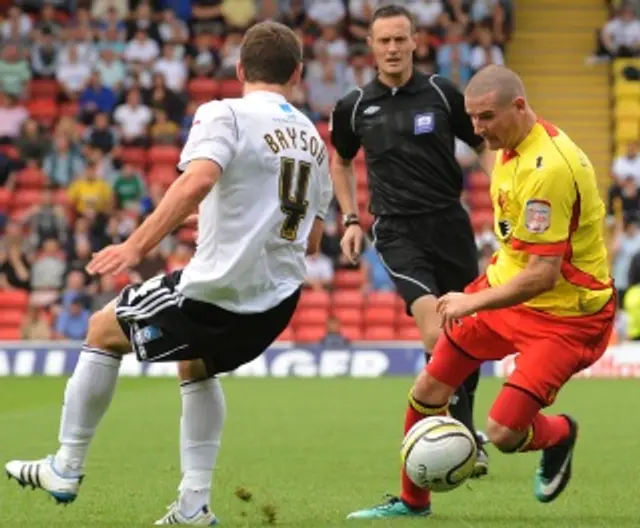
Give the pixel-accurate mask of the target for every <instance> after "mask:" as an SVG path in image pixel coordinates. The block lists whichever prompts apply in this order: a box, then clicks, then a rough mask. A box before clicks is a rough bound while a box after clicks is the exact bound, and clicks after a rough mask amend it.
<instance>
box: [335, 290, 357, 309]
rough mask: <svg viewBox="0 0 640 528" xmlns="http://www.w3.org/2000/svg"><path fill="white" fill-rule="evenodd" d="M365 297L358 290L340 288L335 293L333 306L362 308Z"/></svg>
mask: <svg viewBox="0 0 640 528" xmlns="http://www.w3.org/2000/svg"><path fill="white" fill-rule="evenodd" d="M363 304H364V297H363V295H362V293H361V292H360V291H358V290H338V291H336V292H334V294H333V306H334V307H336V308H337V307H343V308H360V307H361V306H362V305H363Z"/></svg>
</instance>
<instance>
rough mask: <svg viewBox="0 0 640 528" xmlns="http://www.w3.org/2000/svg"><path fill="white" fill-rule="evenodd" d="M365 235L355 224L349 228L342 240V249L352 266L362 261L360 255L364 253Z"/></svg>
mask: <svg viewBox="0 0 640 528" xmlns="http://www.w3.org/2000/svg"><path fill="white" fill-rule="evenodd" d="M363 238H364V234H363V233H362V228H361V227H360V226H359V225H356V224H353V225H350V226H349V227H347V229H346V231H345V232H344V235H343V236H342V240H341V241H340V248H341V249H342V253H344V256H345V257H347V258H348V259H349V262H351V263H352V264H357V263H358V262H359V260H360V254H361V253H362V240H363Z"/></svg>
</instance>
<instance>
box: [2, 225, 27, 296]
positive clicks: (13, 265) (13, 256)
mask: <svg viewBox="0 0 640 528" xmlns="http://www.w3.org/2000/svg"><path fill="white" fill-rule="evenodd" d="M27 249H28V245H27V244H26V243H25V241H24V240H23V238H22V229H21V226H20V224H18V223H17V222H15V221H9V222H8V223H7V226H6V229H5V233H4V237H3V239H2V244H1V245H0V289H3V290H14V289H17V290H29V279H30V276H31V263H30V261H29V256H28V253H27Z"/></svg>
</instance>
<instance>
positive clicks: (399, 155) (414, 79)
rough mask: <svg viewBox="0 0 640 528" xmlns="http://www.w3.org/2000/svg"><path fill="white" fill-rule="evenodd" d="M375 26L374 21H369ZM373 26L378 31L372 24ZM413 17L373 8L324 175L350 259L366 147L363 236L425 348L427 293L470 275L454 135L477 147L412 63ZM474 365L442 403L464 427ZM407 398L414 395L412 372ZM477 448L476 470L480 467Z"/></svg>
mask: <svg viewBox="0 0 640 528" xmlns="http://www.w3.org/2000/svg"><path fill="white" fill-rule="evenodd" d="M391 18H395V19H399V18H400V19H402V18H406V19H407V20H408V21H409V22H408V23H406V21H405V20H400V21H399V23H400V22H401V23H403V24H404V25H403V26H399V27H403V28H406V29H405V31H404V32H395V33H393V32H392V33H389V32H384V34H382V35H381V36H379V35H376V32H375V29H376V27H375V26H376V21H378V20H380V19H391ZM378 25H379V24H378ZM378 33H379V32H378ZM414 33H415V25H414V22H413V17H412V16H411V14H410V12H409V11H407V10H406V9H405V8H404V7H400V6H395V5H390V6H384V7H381V8H379V9H378V10H377V11H376V12H375V13H374V15H373V17H372V22H371V32H370V37H369V40H370V42H369V43H370V45H371V47H372V49H373V53H374V56H375V60H376V63H377V67H378V77H377V78H376V79H375V80H373V81H372V82H370V83H369V84H367V85H366V86H364V87H363V88H362V89H359V88H358V89H356V90H354V91H352V92H351V93H349V94H348V95H346V96H345V97H344V98H342V99H341V100H340V101H338V103H337V105H336V107H335V109H334V111H333V115H332V117H331V141H332V143H333V145H334V147H335V149H336V154H337V155H336V156H335V157H334V160H333V165H332V174H333V179H334V186H335V192H336V197H337V199H338V201H339V203H340V207H341V209H342V212H343V213H344V218H343V222H344V225H345V227H346V231H345V234H344V238H343V239H342V249H343V251H344V253H345V254H346V256H347V257H348V258H350V259H351V260H352V261H353V262H356V261H357V259H358V257H359V255H360V251H361V248H362V240H363V232H362V229H361V228H360V225H359V220H358V215H357V212H358V208H357V202H356V196H355V180H354V175H353V171H352V166H351V160H352V159H353V158H354V157H355V156H356V154H357V152H358V150H359V149H360V147H364V150H365V154H366V164H367V172H368V178H369V189H370V194H371V203H370V210H371V212H372V214H373V215H374V216H375V223H374V225H373V228H372V235H373V244H374V246H375V248H376V250H377V251H378V253H379V255H380V257H381V259H382V262H383V264H384V266H385V268H386V269H387V271H388V272H389V275H390V276H391V277H392V278H393V280H394V282H395V284H396V288H397V290H398V292H399V293H400V295H401V296H402V297H403V299H404V301H405V302H406V305H407V311H408V313H410V314H411V315H413V317H414V318H415V320H416V323H417V325H418V327H419V329H420V333H421V335H422V338H423V341H424V345H425V347H426V349H427V350H432V349H433V346H434V345H435V343H436V341H437V339H438V336H439V334H440V326H439V317H438V315H437V314H436V299H437V297H438V296H440V295H443V294H445V293H447V292H450V291H462V290H463V289H464V287H465V286H466V285H467V284H468V283H469V282H471V281H473V280H474V279H475V278H476V276H477V275H478V257H477V251H476V245H475V239H474V234H473V229H472V227H471V222H470V220H469V216H468V215H467V213H466V211H465V210H464V209H463V207H462V205H461V203H460V195H461V192H462V180H463V175H462V169H461V168H460V165H459V164H458V162H457V161H456V158H455V155H454V138H455V137H458V138H460V139H461V140H463V141H464V142H466V143H467V144H469V145H470V146H471V147H473V148H474V149H475V150H476V151H477V152H478V153H481V152H482V151H483V149H484V142H483V139H482V138H480V137H479V136H476V135H475V134H474V132H473V126H472V124H471V120H470V118H469V117H468V115H467V113H466V112H465V108H464V97H463V95H462V94H461V93H460V91H459V90H458V89H457V88H456V87H455V86H454V85H453V84H452V83H451V82H450V81H448V80H447V79H445V78H442V77H438V76H436V75H426V74H422V73H420V72H418V71H417V70H415V69H414V67H413V60H412V54H413V50H414V49H415V41H414V40H413V34H414ZM478 377H479V372H476V373H475V374H473V375H472V376H471V377H470V378H469V379H468V380H467V381H466V382H465V384H464V386H463V387H461V388H460V390H459V391H458V393H457V394H456V396H455V397H454V399H453V400H452V402H451V413H452V415H453V416H454V417H455V418H457V419H458V420H460V421H462V422H463V423H465V425H467V426H468V427H469V428H470V429H471V430H472V432H473V433H474V434H475V430H474V428H473V418H472V416H473V395H474V393H475V389H476V386H477V384H478ZM413 397H414V398H415V399H416V400H418V402H419V401H420V388H419V380H418V383H417V384H416V385H415V386H414V389H413ZM487 462H488V460H487V459H486V453H485V452H484V450H483V451H482V452H481V456H480V457H479V464H478V465H477V467H476V475H477V476H479V475H481V474H485V473H486V472H487V470H488V466H487Z"/></svg>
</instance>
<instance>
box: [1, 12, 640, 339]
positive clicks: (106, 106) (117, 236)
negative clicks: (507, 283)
mask: <svg viewBox="0 0 640 528" xmlns="http://www.w3.org/2000/svg"><path fill="white" fill-rule="evenodd" d="M382 3H383V2H382V1H380V0H349V1H347V0H344V1H343V0H304V1H303V0H279V1H278V0H258V1H255V0H194V1H192V2H189V1H188V0H182V1H181V0H164V1H163V0H156V1H144V0H140V1H135V0H134V1H130V2H129V1H127V0H95V1H93V2H88V1H82V0H47V1H41V0H24V1H22V2H0V6H2V10H3V19H2V22H0V39H1V40H2V44H1V52H0V90H1V92H2V93H1V94H0V183H1V189H0V225H1V228H2V233H3V235H2V239H1V241H0V265H1V269H0V289H1V290H2V292H0V294H1V295H0V297H2V298H3V299H5V301H3V302H6V303H8V304H6V306H7V307H8V310H5V312H4V315H3V322H2V325H1V327H0V338H4V339H11V338H15V339H40V340H42V339H50V338H53V339H82V338H83V337H84V335H85V333H86V330H87V324H88V320H89V316H90V314H91V313H92V312H93V311H94V310H96V309H98V308H100V307H102V306H104V305H105V304H106V303H108V302H109V301H110V300H111V299H113V298H114V297H115V296H116V295H117V292H118V290H119V288H120V287H122V286H123V285H124V284H126V283H128V282H129V281H141V280H144V279H147V278H149V277H151V276H153V275H155V274H158V273H161V272H164V271H171V270H174V269H177V268H181V267H182V266H184V264H185V263H186V262H187V261H188V260H189V258H190V257H191V255H192V254H193V251H194V240H195V236H196V233H195V231H194V230H193V229H192V228H188V227H184V228H181V229H179V230H178V231H177V232H176V233H174V235H173V236H171V237H169V238H168V239H166V240H164V241H163V242H162V244H161V245H160V246H159V247H158V248H157V249H156V250H154V251H153V252H152V253H151V254H150V255H149V256H148V257H147V258H145V259H144V261H143V262H142V263H141V264H140V265H139V266H137V267H136V269H134V270H133V271H132V272H130V273H126V274H123V275H122V276H117V277H108V276H105V277H101V278H99V279H97V280H96V279H94V278H92V277H89V276H88V275H87V274H86V272H85V270H84V266H85V265H86V263H87V262H88V260H89V258H90V257H91V255H92V253H93V252H95V251H97V250H99V249H101V248H103V247H104V246H106V245H107V244H111V243H116V242H119V241H122V240H123V239H125V238H126V237H127V236H128V235H129V234H130V233H131V232H132V231H133V230H134V229H135V227H136V226H137V225H139V223H140V221H141V220H142V219H144V218H145V216H146V215H148V214H149V213H150V212H151V211H152V210H153V209H154V207H155V205H156V204H157V203H158V201H159V200H160V198H161V197H162V195H163V192H164V190H165V189H166V187H167V186H168V185H169V184H170V183H171V181H172V180H173V179H174V178H175V177H176V176H177V173H176V170H175V163H176V161H177V159H178V156H179V152H180V146H181V144H182V142H183V141H184V139H185V137H186V135H187V134H188V132H189V128H190V125H191V122H192V119H193V115H194V112H195V110H196V108H197V106H198V104H200V103H202V102H205V101H207V100H210V99H212V98H216V97H217V98H222V97H234V96H238V95H239V94H240V89H241V87H240V84H239V82H238V81H237V80H236V79H235V64H236V61H237V60H238V58H239V52H240V43H241V40H242V35H243V30H244V29H245V28H246V27H248V26H249V25H251V24H252V23H254V22H255V21H259V20H265V19H277V20H280V21H282V22H284V23H286V24H288V25H290V26H291V27H293V28H295V30H296V32H297V33H298V35H299V37H300V39H301V40H302V41H303V42H304V45H305V46H304V49H305V63H306V68H305V82H304V85H303V86H301V87H300V89H299V91H298V93H297V94H296V100H295V104H296V105H297V106H298V107H299V108H301V109H302V110H303V111H304V112H305V113H307V114H308V115H309V117H310V118H311V119H312V120H313V121H314V122H315V123H316V124H317V126H318V129H319V130H320V131H321V133H322V134H323V136H324V137H325V138H327V136H328V125H327V122H326V121H327V118H328V116H329V114H330V112H331V110H332V108H333V105H334V104H335V102H336V101H337V100H338V99H339V98H340V97H341V96H342V95H344V94H345V93H346V92H348V91H349V90H351V89H353V88H354V87H355V86H361V85H363V84H365V83H367V82H369V81H370V80H371V79H372V78H373V77H374V76H375V70H374V69H373V67H372V65H371V64H372V61H371V59H370V56H369V52H368V49H367V46H366V32H367V29H366V27H367V20H368V18H369V16H370V15H371V13H372V12H373V10H374V9H375V8H376V7H378V5H381V4H382ZM396 3H402V0H400V1H398V2H396ZM404 3H405V4H406V5H407V7H409V8H410V9H411V10H412V12H413V13H414V14H415V16H416V20H417V22H418V36H417V40H418V47H417V50H416V53H415V59H416V67H417V68H419V69H421V70H423V71H429V72H436V73H439V74H440V75H443V76H446V77H448V78H450V79H452V80H454V81H455V82H456V83H457V84H458V85H459V86H460V87H461V88H462V87H464V85H465V83H466V82H467V81H468V79H469V78H470V76H471V75H472V74H473V72H474V71H476V70H478V69H479V68H481V67H482V66H484V65H486V64H490V63H494V64H501V63H503V62H504V47H505V45H506V44H507V42H508V40H509V37H510V33H511V28H512V20H513V12H512V4H511V2H509V1H506V0H472V1H469V0H405V1H404ZM327 143H328V138H327ZM456 147H457V156H458V158H459V161H460V163H461V165H462V166H463V168H464V171H465V175H466V176H467V177H473V176H474V172H475V171H477V169H478V166H477V162H476V159H475V156H474V155H473V152H472V151H471V150H470V149H469V148H468V147H466V145H464V144H463V143H459V144H457V146H456ZM638 160H639V161H638V163H640V158H638ZM360 161H362V160H360ZM636 167H638V168H639V169H640V166H639V165H638V164H636ZM357 168H359V173H358V189H359V204H360V206H361V209H362V211H361V214H362V217H363V219H364V222H365V223H366V222H367V221H369V222H370V217H369V216H368V215H367V213H366V204H367V191H366V179H365V175H364V174H363V173H362V169H363V164H362V163H360V164H357ZM635 178H636V179H635V180H634V183H633V185H635V181H640V172H638V171H637V170H636V172H635ZM629 185H631V184H629ZM466 192H468V191H465V193H466ZM463 198H464V199H465V200H466V199H467V198H468V196H464V197H463ZM470 203H472V201H471V202H470ZM625 203H626V202H625ZM368 219H369V220H368ZM483 219H484V220H483ZM474 225H475V226H476V228H477V234H478V239H477V240H478V249H479V253H478V254H479V258H480V259H481V260H482V261H486V259H487V258H488V256H489V255H490V254H491V252H492V251H493V249H494V247H495V239H494V238H493V235H492V231H491V228H490V224H489V223H488V222H486V215H485V216H483V217H482V218H481V219H480V220H478V221H476V220H475V219H474ZM637 233H638V235H637V238H639V239H640V230H639V231H637ZM340 235H341V226H340V221H339V212H338V211H337V208H336V207H335V206H334V208H333V210H332V213H331V214H330V215H329V217H328V218H327V222H326V232H325V237H324V241H323V245H322V253H319V254H316V255H312V256H310V257H308V276H307V285H306V286H307V288H308V289H309V290H310V291H311V292H312V293H313V295H311V296H309V298H311V297H313V296H314V295H315V297H316V298H317V299H324V300H323V301H322V302H321V303H320V304H321V305H322V306H328V304H327V303H328V302H330V301H327V300H326V299H328V298H329V297H330V296H331V295H333V292H336V291H338V292H342V291H344V290H345V289H347V290H351V292H354V291H355V292H356V294H357V296H358V297H359V298H360V301H358V302H360V303H361V305H362V303H365V302H366V301H365V300H364V299H366V298H367V296H368V297H369V298H374V296H373V292H375V293H376V294H378V296H379V297H380V298H381V299H382V298H385V296H384V293H385V292H392V291H393V284H392V282H391V281H390V279H389V277H388V275H387V272H386V270H385V268H384V266H383V264H382V263H381V262H380V260H379V259H378V258H377V256H376V253H375V251H374V250H373V248H372V247H371V246H370V245H369V246H368V247H367V248H366V251H365V252H364V255H363V259H362V264H361V265H360V266H359V268H358V269H353V267H352V266H350V265H349V264H347V263H346V262H345V260H344V259H343V258H342V257H341V255H340V245H339V242H340ZM635 243H636V244H637V243H638V242H635ZM638 247H639V248H640V245H639V246H638ZM380 292H382V293H380ZM12 295H13V297H12ZM389 295H391V296H392V294H391V293H389ZM10 298H13V300H12V301H6V299H10ZM388 298H391V297H388ZM387 302H389V301H387ZM323 303H324V304H323ZM362 306H364V305H362ZM396 308H397V309H396ZM363 309H364V308H363ZM396 312H397V313H398V314H400V313H401V312H402V310H401V305H400V303H397V305H395V304H394V312H393V313H394V314H395V313H396ZM346 313H348V312H347V311H342V312H340V311H339V310H333V312H332V314H333V316H332V317H328V313H327V312H326V311H325V313H324V315H322V316H321V317H320V318H319V319H318V320H316V321H315V323H318V324H320V325H321V326H322V328H321V331H320V330H318V324H316V325H315V328H316V330H315V331H314V332H307V333H306V334H304V332H301V333H298V334H296V335H293V334H292V335H290V336H288V337H289V338H295V339H297V340H317V339H320V338H322V337H323V336H324V335H325V333H326V332H328V333H329V334H340V332H342V333H344V334H345V335H346V337H348V338H351V339H359V338H363V337H364V338H376V337H377V338H383V337H387V338H397V335H396V334H394V333H393V330H392V331H391V333H390V331H389V330H388V328H387V326H385V325H384V324H383V328H384V329H385V331H386V333H385V332H382V333H380V332H378V333H376V331H375V328H373V331H371V332H368V331H367V329H366V328H364V327H363V324H364V321H365V320H368V321H370V322H372V323H375V320H374V319H375V318H374V319H371V318H368V317H367V316H366V315H364V316H363V315H362V313H364V312H360V315H359V316H358V317H360V318H359V319H358V318H357V317H355V316H353V314H352V316H351V319H350V318H349V316H346V315H344V314H346ZM341 314H342V315H341ZM343 316H344V317H343ZM354 317H355V318H354ZM398 317H400V315H399V316H398ZM407 319H408V321H407V322H406V328H407V331H406V332H404V333H403V335H404V336H405V338H417V337H418V336H417V335H415V330H414V329H413V325H412V324H411V323H412V321H411V319H410V318H408V317H407ZM387 322H388V321H387ZM340 325H344V326H345V330H344V331H343V330H341V328H340ZM410 329H413V330H410Z"/></svg>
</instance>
